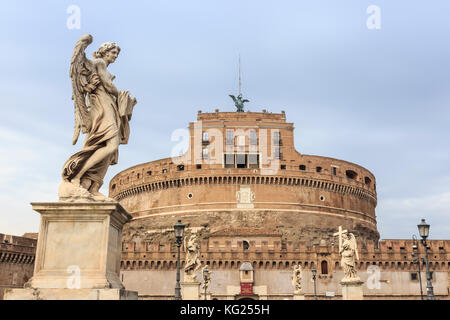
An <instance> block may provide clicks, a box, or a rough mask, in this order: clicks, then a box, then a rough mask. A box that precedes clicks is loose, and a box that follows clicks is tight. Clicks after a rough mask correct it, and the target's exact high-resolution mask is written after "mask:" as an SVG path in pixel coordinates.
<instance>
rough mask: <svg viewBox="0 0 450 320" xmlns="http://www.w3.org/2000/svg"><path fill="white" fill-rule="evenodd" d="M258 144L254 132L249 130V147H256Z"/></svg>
mask: <svg viewBox="0 0 450 320" xmlns="http://www.w3.org/2000/svg"><path fill="white" fill-rule="evenodd" d="M257 144H258V138H257V137H256V131H255V130H251V131H250V145H251V146H256V145H257Z"/></svg>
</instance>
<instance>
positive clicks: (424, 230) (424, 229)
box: [417, 219, 435, 300]
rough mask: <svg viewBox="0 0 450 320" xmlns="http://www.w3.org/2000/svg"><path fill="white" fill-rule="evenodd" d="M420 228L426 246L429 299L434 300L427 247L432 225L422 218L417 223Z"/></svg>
mask: <svg viewBox="0 0 450 320" xmlns="http://www.w3.org/2000/svg"><path fill="white" fill-rule="evenodd" d="M417 228H418V229H419V234H420V236H421V237H422V244H423V246H424V247H425V268H426V272H427V300H434V299H435V297H434V293H433V286H432V285H431V273H430V267H429V266H428V249H427V238H428V235H429V233H430V225H429V224H427V223H426V222H425V219H422V221H421V222H420V224H418V225H417Z"/></svg>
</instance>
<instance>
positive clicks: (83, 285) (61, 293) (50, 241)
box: [5, 202, 137, 300]
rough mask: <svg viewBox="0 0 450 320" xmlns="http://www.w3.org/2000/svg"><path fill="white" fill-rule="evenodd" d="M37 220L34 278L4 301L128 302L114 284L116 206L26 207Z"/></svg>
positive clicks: (123, 217) (124, 217) (118, 228)
mask: <svg viewBox="0 0 450 320" xmlns="http://www.w3.org/2000/svg"><path fill="white" fill-rule="evenodd" d="M32 206H33V210H35V211H37V212H39V213H40V214H41V223H40V227H39V237H38V244H37V249H36V260H35V264H34V275H33V277H32V278H31V279H30V280H29V281H28V282H27V283H26V284H25V289H14V290H11V291H9V292H8V293H7V294H5V299H9V300H14V299H28V298H30V299H36V296H38V297H40V298H41V299H74V300H75V299H113V300H116V299H129V298H131V297H136V298H137V293H135V292H134V293H133V292H127V291H125V290H124V286H123V285H122V283H121V281H120V279H119V272H120V256H121V251H122V227H123V225H124V224H125V223H126V222H128V221H129V220H130V219H131V216H130V215H129V214H128V213H127V212H126V211H125V209H124V208H123V207H122V206H121V205H120V204H119V203H116V202H86V203H76V202H52V203H32Z"/></svg>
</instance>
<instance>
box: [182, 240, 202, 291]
mask: <svg viewBox="0 0 450 320" xmlns="http://www.w3.org/2000/svg"><path fill="white" fill-rule="evenodd" d="M184 248H185V250H186V261H185V265H184V282H195V281H196V280H197V277H196V275H195V272H196V271H197V270H198V269H199V268H200V267H201V262H200V259H199V257H198V256H199V254H200V246H199V244H198V242H197V236H196V235H195V234H192V235H191V236H190V237H189V240H188V241H186V238H185V239H184Z"/></svg>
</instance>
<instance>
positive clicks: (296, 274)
mask: <svg viewBox="0 0 450 320" xmlns="http://www.w3.org/2000/svg"><path fill="white" fill-rule="evenodd" d="M302 279H303V271H302V266H301V265H300V264H298V265H294V271H293V274H292V285H293V286H294V288H295V290H294V294H301V293H302Z"/></svg>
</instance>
